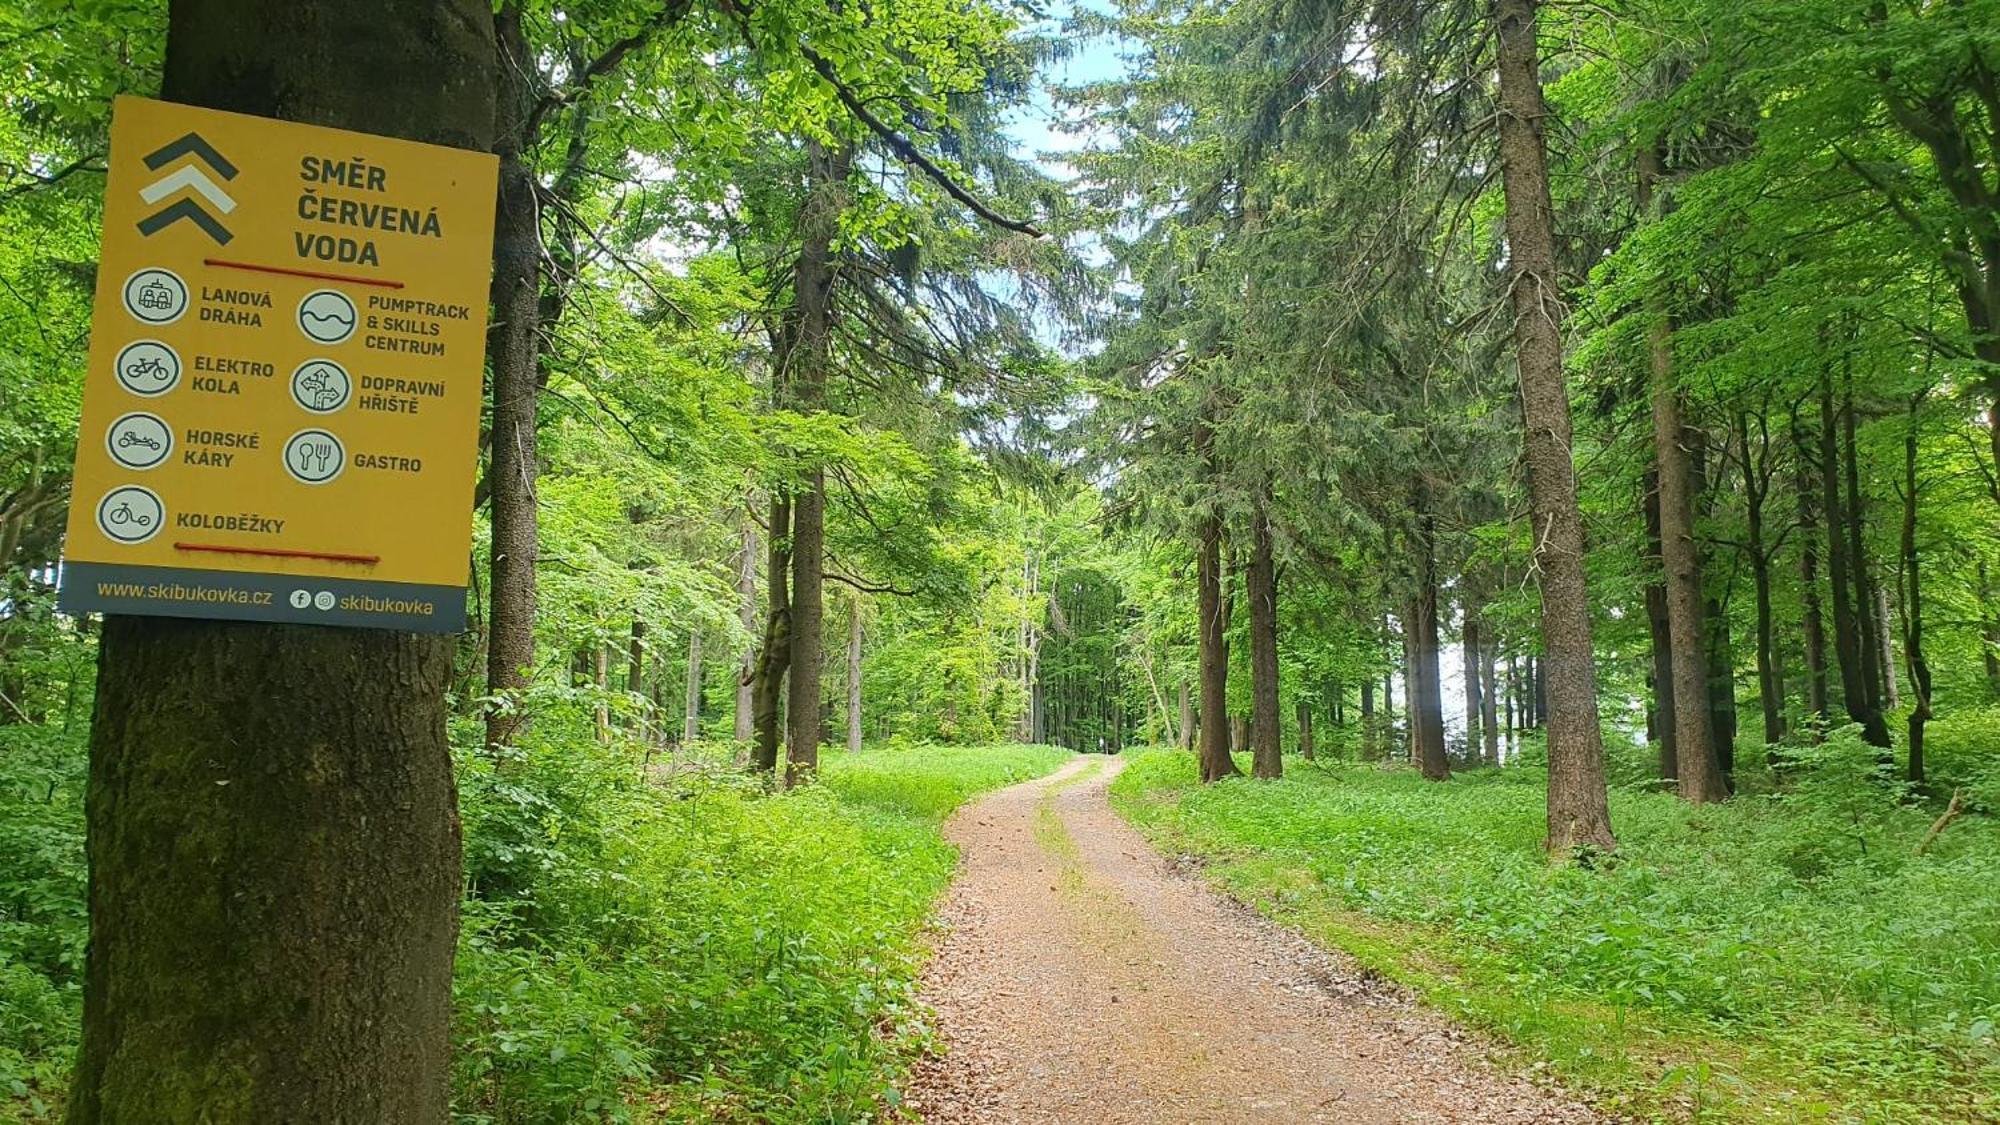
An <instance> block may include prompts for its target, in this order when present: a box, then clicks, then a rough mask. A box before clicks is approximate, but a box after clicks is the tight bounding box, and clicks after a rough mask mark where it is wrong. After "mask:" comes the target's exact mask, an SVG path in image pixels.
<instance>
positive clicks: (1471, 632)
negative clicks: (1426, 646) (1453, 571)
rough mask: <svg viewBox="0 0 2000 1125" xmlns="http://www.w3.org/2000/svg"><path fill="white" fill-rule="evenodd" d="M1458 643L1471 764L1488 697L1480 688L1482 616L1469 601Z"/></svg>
mask: <svg viewBox="0 0 2000 1125" xmlns="http://www.w3.org/2000/svg"><path fill="white" fill-rule="evenodd" d="M1458 640H1459V644H1458V648H1459V668H1460V674H1461V675H1463V676H1464V677H1465V760H1466V763H1467V764H1468V765H1472V764H1477V763H1478V761H1479V742H1480V739H1479V715H1480V712H1481V710H1482V709H1483V707H1484V698H1485V697H1484V696H1483V695H1482V694H1481V692H1480V687H1479V646H1480V640H1479V615H1478V611H1477V610H1475V609H1474V608H1473V607H1472V605H1471V603H1469V602H1468V603H1467V604H1466V606H1465V624H1464V626H1463V627H1462V628H1461V629H1460V630H1459V638H1458Z"/></svg>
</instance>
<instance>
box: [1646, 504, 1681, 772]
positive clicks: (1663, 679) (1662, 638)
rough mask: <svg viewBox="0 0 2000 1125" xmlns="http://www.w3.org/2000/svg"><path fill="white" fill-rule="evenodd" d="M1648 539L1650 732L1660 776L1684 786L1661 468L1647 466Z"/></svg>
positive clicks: (1647, 607)
mask: <svg viewBox="0 0 2000 1125" xmlns="http://www.w3.org/2000/svg"><path fill="white" fill-rule="evenodd" d="M1645 479H1646V539H1647V543H1648V545H1649V546H1650V547H1651V548H1652V555H1653V559H1654V560H1655V563H1654V565H1655V566H1656V567H1657V568H1658V569H1657V570H1655V571H1654V572H1653V573H1654V574H1655V575H1657V576H1658V578H1659V581H1657V582H1649V583H1647V584H1646V628H1647V632H1648V633H1649V634H1650V636H1651V637H1652V642H1653V672H1652V691H1653V710H1652V714H1651V716H1650V718H1651V719H1652V724H1651V726H1650V728H1649V730H1648V733H1649V734H1650V735H1651V736H1652V738H1653V742H1654V747H1655V749H1656V750H1657V751H1658V755H1659V763H1660V779H1661V780H1662V781H1671V782H1674V788H1675V789H1676V790H1678V789H1679V788H1680V754H1679V750H1680V747H1679V744H1678V741H1677V739H1676V737H1675V723H1676V715H1675V711H1674V640H1673V631H1672V627H1671V626H1670V625H1669V624H1668V621H1667V581H1666V575H1667V571H1666V562H1665V560H1664V559H1662V558H1661V556H1660V491H1659V489H1660V471H1659V469H1658V468H1657V467H1655V468H1650V469H1647V470H1646V478H1645Z"/></svg>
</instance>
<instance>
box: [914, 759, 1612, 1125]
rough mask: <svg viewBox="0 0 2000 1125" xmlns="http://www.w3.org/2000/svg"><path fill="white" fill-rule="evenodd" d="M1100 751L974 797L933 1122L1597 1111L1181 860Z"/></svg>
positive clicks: (964, 824)
mask: <svg viewBox="0 0 2000 1125" xmlns="http://www.w3.org/2000/svg"><path fill="white" fill-rule="evenodd" d="M1122 766H1123V763H1122V762H1121V761H1119V760H1117V759H1103V758H1086V759H1081V760H1079V761H1077V762H1075V763H1072V764H1070V765H1068V766H1066V767H1064V768H1063V769H1062V770H1060V771H1058V772H1057V773H1055V774H1053V775H1051V776H1049V777H1046V778H1042V779H1041V780H1038V781H1031V782H1028V783H1026V784H1022V785H1016V786H1014V787H1012V788H1010V789H1004V790H1001V791H1000V792H998V793H995V794H992V795H990V796H988V797H986V798H984V799H983V800H980V801H978V802H976V803H974V804H972V805H970V806H968V807H967V808H965V809H962V810H960V811H959V813H958V815H957V816H955V817H954V818H953V820H952V822H951V823H950V824H949V825H948V826H947V830H946V831H947V834H948V835H949V836H950V837H951V839H952V840H953V841H954V842H956V843H957V844H958V845H959V846H960V848H961V849H963V856H964V858H963V863H962V865H961V868H960V871H959V876H958V881H957V883H956V884H954V886H953V888H952V891H951V895H950V897H949V899H948V900H947V904H946V907H945V912H944V918H943V921H944V923H945V925H946V927H947V929H946V934H945V936H944V938H943V940H942V941H941V943H940V947H939V950H938V955H937V957H936V958H935V959H934V960H933V961H932V962H931V964H930V967H929V969H928V971H927V972H926V974H925V978H924V996H925V999H926V1000H927V1001H928V1002H929V1003H930V1004H931V1005H932V1006H933V1007H934V1008H935V1009H936V1011H937V1018H938V1029H939V1032H940V1034H941V1036H942V1039H943V1044H944V1048H945V1050H944V1052H943V1054H942V1055H941V1056H939V1057H934V1058H931V1059H929V1060H927V1061H926V1062H925V1063H924V1065H923V1066H921V1067H920V1068H919V1070H918V1073H917V1075H916V1076H915V1078H914V1080H913V1082H912V1084H911V1087H910V1089H909V1090H908V1091H906V1095H905V1097H906V1101H907V1103H908V1104H909V1105H910V1106H911V1107H912V1108H913V1109H915V1110H916V1111H917V1112H918V1113H920V1114H921V1115H922V1116H923V1119H924V1120H925V1121H929V1122H933V1123H935V1125H964V1123H970V1122H994V1123H1001V1122H1004V1123H1007V1125H1034V1123H1039V1122H1064V1123H1074V1125H1116V1123H1132V1125H1139V1123H1144V1125H1167V1123H1178V1122H1201V1123H1208V1122H1285V1123H1289V1122H1314V1121H1326V1122H1342V1123H1354V1125H1367V1123H1372V1122H1466V1123H1500V1122H1507V1123H1529V1122H1533V1123H1549V1122H1558V1123H1579V1125H1580V1123H1585V1122H1590V1123H1595V1122H1599V1121H1601V1120H1603V1119H1602V1118H1600V1117H1598V1116H1597V1115H1595V1114H1594V1113H1592V1112H1591V1111H1589V1110H1587V1109H1585V1108H1583V1107H1582V1106H1580V1105H1578V1104H1576V1103H1574V1102H1571V1101H1568V1100H1565V1099H1563V1098H1561V1097H1560V1096H1558V1095H1556V1094H1552V1093H1549V1092H1547V1091H1543V1090H1540V1089H1538V1088H1536V1087H1535V1086H1533V1085H1531V1084H1529V1083H1527V1082H1524V1081H1521V1080H1518V1079H1515V1078H1511V1077H1509V1076H1506V1075H1504V1074H1501V1073H1499V1072H1498V1071H1497V1070H1495V1069H1494V1068H1493V1067H1492V1066H1491V1065H1490V1064H1488V1063H1487V1062H1486V1061H1485V1059H1484V1058H1483V1057H1482V1053H1481V1051H1480V1048H1479V1045H1478V1044H1477V1043H1476V1042H1475V1041H1474V1040H1472V1039H1471V1038H1470V1037H1469V1036H1467V1035H1466V1034H1465V1033H1464V1032H1462V1031H1460V1030H1458V1029H1456V1028H1454V1027H1453V1026H1452V1025H1451V1024H1450V1023H1449V1022H1447V1021H1445V1020H1444V1019H1442V1018H1441V1017H1439V1016H1437V1015H1436V1014H1434V1013H1431V1012H1428V1011H1425V1010H1422V1009H1420V1008H1418V1007H1416V1006H1415V1005H1413V1004H1412V1003H1410V1002H1409V1001H1408V1000H1406V999H1404V998H1402V997H1400V996H1398V995H1395V994H1393V993H1391V992H1390V991H1388V990H1385V989H1383V988H1382V987H1381V986H1380V985H1378V984H1373V983H1370V982H1369V981H1368V980H1367V979H1366V978H1365V977H1364V976H1363V975H1362V974H1361V973H1360V971H1359V970H1358V969H1357V968H1356V967H1355V966H1353V965H1351V964H1349V963H1347V962H1345V961H1344V960H1343V959H1340V958H1338V957H1336V956H1333V955H1330V954H1327V953H1325V952H1322V951H1320V950H1317V949H1315V948H1314V947H1312V946H1311V945H1309V944H1307V943H1306V942H1305V941H1303V940H1302V939H1300V938H1298V937H1297V936H1295V935H1292V934H1290V933H1287V932H1286V931H1284V930H1281V929H1279V928H1277V927H1275V926H1272V925H1270V924H1269V923H1267V922H1265V921H1264V920H1263V919H1261V918H1259V917H1257V916H1256V915H1255V914H1253V913H1251V912H1250V911H1248V910H1246V909H1244V908H1243V907H1241V906H1238V905H1236V904H1234V903H1232V902H1229V901H1227V900H1225V899H1223V898H1222V897H1221V896H1219V895H1217V894H1216V893H1215V892H1213V891H1211V890H1209V889H1208V888H1207V887H1206V886H1204V885H1203V884H1202V883H1201V882H1199V881H1198V880H1196V879H1192V878H1189V877H1187V876H1185V875H1182V874H1178V873H1176V872H1175V871H1173V870H1172V869H1171V868H1170V867H1169V866H1168V865H1167V864H1166V862H1164V861H1163V860H1162V859H1160V857H1159V856H1158V855H1157V854H1156V853H1154V852H1153V851H1152V849H1151V848H1150V847H1148V846H1147V844H1146V843H1145V841H1144V840H1143V839H1141V838H1140V837H1139V835H1138V834H1137V833H1136V832H1134V831H1133V830H1132V829H1131V828H1130V827H1129V826H1127V825H1126V824H1125V822H1124V821H1123V820H1122V819H1120V818H1119V817H1118V816H1117V814H1115V813H1113V812H1112V811H1111V809H1110V806H1109V805H1108V804H1107V803H1106V801H1105V786H1106V784H1107V783H1108V782H1109V780H1110V779H1111V778H1112V777H1113V776H1115V775H1116V774H1117V771H1118V770H1119V769H1120V768H1122Z"/></svg>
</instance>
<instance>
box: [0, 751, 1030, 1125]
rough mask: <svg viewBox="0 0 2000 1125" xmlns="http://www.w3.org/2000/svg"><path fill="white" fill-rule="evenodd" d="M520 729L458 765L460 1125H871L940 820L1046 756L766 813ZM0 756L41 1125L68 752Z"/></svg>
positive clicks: (747, 790)
mask: <svg viewBox="0 0 2000 1125" xmlns="http://www.w3.org/2000/svg"><path fill="white" fill-rule="evenodd" d="M538 729H539V730H541V731H542V732H543V733H541V734H538V735H537V736H535V737H534V738H531V739H530V740H529V741H528V743H527V744H526V745H525V746H524V747H523V748H522V749H521V750H520V751H519V752H518V754H517V756H516V757H514V758H513V759H511V760H509V761H507V762H505V763H504V764H502V765H499V766H496V764H495V763H494V762H493V761H491V760H490V759H489V758H487V757H486V756H484V755H483V754H479V753H475V752H472V751H470V750H467V751H464V752H461V753H460V755H459V762H458V773H459V786H460V805H461V815H462V817H463V819H464V826H465V850H466V880H467V895H466V899H465V902H464V915H463V917H464V921H463V927H462V932H461V939H460V943H459V954H458V962H457V1005H456V1013H455V1019H454V1037H455V1040H456V1052H455V1062H454V1076H453V1077H454V1086H455V1096H454V1111H455V1120H456V1121H457V1122H458V1123H459V1125H571V1123H583V1122H607V1123H609V1122H634V1123H654V1122H728V1121H743V1122H750V1121H756V1122H843V1121H863V1120H870V1119H874V1118H879V1117H880V1116H882V1115H883V1114H884V1113H885V1112H893V1106H894V1100H895V1093H894V1090H895V1080H896V1078H897V1077H898V1075H899V1072H900V1067H901V1065H902V1063H903V1062H904V1061H906V1060H907V1058H908V1053H909V1051H910V1050H911V1049H912V1047H913V1046H914V1045H915V1044H914V1041H913V1039H912V1036H913V1035H914V1034H915V1021H914V1018H913V1017H914V1015H915V1010H914V1006H913V996H912V991H913V988H914V982H915V974H916V969H917V966H918V958H919V956H920V953H921V940H922V933H921V931H922V927H923V925H924V921H925V918H926V917H927V915H928V913H929V910H930V908H931V905H932V903H933V901H934V900H935V898H936V896H937V894H938V892H939V891H940V890H942V888H943V887H944V885H945V883H946V882H947V881H948V880H949V878H950V875H951V871H952V867H953V864H954V861H955V856H954V854H953V851H952V849H951V848H950V846H949V845H947V844H946V843H945V842H944V840H943V838H942V836H941V835H940V833H939V831H938V826H939V822H940V821H941V820H942V819H943V818H944V817H945V816H946V815H947V814H949V813H950V812H951V811H952V810H953V809H954V808H956V807H957V806H958V805H959V804H960V803H962V802H963V801H964V800H965V799H966V798H968V797H970V796H972V795H974V794H976V793H978V792H981V791H983V790H986V789H990V788H993V787H996V786H999V785H1003V784H1007V783H1009V782H1012V781H1017V780H1022V779H1025V778H1029V777H1034V776H1039V775H1040V774H1043V773H1047V772H1048V771H1050V770H1052V769H1054V768H1056V767H1057V766H1058V765H1060V764H1061V763H1062V762H1063V761H1065V760H1067V759H1068V757H1069V755H1068V754H1067V753H1066V752H1063V751H1059V750H1053V749H1049V748H1046V747H1026V746H1013V747H984V748H967V747H938V746H900V747H889V748H883V749H878V750H870V751H867V752H864V753H862V754H860V755H853V756H850V755H847V754H844V753H842V752H840V751H837V750H831V749H829V751H828V752H827V755H826V757H827V762H826V765H825V769H824V771H823V776H822V781H823V784H820V785H817V786H812V787H808V788H806V789H803V790H801V791H797V792H793V793H787V794H775V795H774V794H769V793H766V792H765V791H764V789H763V788H762V786H761V785H760V784H759V783H757V782H755V781H753V780H751V779H747V778H745V777H744V776H743V775H742V774H741V773H740V772H739V771H737V770H734V769H732V768H729V766H728V765H727V763H725V762H720V761H713V762H708V763H703V762H700V761H698V760H697V761H689V760H686V759H683V760H682V761H681V762H680V763H679V765H680V766H681V767H682V768H680V769H678V770H676V771H673V772H672V773H671V774H668V773H665V772H664V771H660V770H658V769H655V771H654V774H653V776H652V777H651V779H642V778H641V774H640V769H639V766H640V761H641V755H640V754H639V752H638V751H636V750H634V749H632V748H630V747H623V746H612V747H601V746H598V745H596V744H595V742H594V741H593V740H592V739H590V738H589V736H588V734H587V733H583V734H581V735H580V736H578V735H577V729H581V730H587V728H577V729H572V730H570V731H569V732H568V734H569V736H568V737H565V736H564V729H563V728H562V727H561V726H560V725H559V724H556V723H552V722H551V723H545V724H543V726H541V727H540V728H538ZM0 738H6V739H8V740H9V741H8V742H7V743H6V744H5V745H0V1122H25V1123H33V1125H42V1123H44V1122H49V1121H52V1120H54V1119H55V1118H56V1117H57V1116H58V1115H59V1114H60V1110H61V1096H60V1095H61V1090H62V1084H63V1082H64V1081H65V1080H66V1078H67V1076H68V1071H69V1066H70V1063H71V1059H72V1057H73V1054H74V1052H75V1048H76V1042H77V1020H78V1017H79V1014H80V1013H79V1009H80V1004H81V981H80V974H81V968H82V954H83V945H84V940H85V928H86V927H85V916H84V897H83V895H84V878H85V872H84V866H83V825H82V792H83V763H84V755H83V747H82V745H81V742H80V740H79V739H75V738H62V737H57V736H55V735H53V734H50V733H48V732H46V731H41V730H37V729H36V728H5V727H0ZM465 744H466V745H476V738H473V737H468V738H467V739H466V740H465Z"/></svg>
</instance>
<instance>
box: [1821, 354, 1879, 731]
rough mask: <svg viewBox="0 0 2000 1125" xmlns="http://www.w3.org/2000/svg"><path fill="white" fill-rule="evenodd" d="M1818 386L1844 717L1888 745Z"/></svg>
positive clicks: (1833, 427)
mask: <svg viewBox="0 0 2000 1125" xmlns="http://www.w3.org/2000/svg"><path fill="white" fill-rule="evenodd" d="M1819 390H1820V396H1819V452H1820V495H1821V503H1820V510H1821V511H1822V512H1823V513H1824V514H1825V516H1826V531H1827V535H1826V538H1827V552H1826V559H1827V577H1828V578H1829V580H1830V582H1831V585H1832V587H1833V646H1834V654H1835V656H1836V657H1837V658H1838V660H1837V662H1838V663H1839V665H1840V688H1841V698H1842V700H1843V701H1844V702H1845V704H1846V707H1847V717H1848V718H1849V719H1851V720H1852V721H1854V722H1856V723H1859V724H1861V730H1862V737H1864V738H1866V739H1867V740H1868V742H1869V743H1870V744H1871V745H1874V746H1879V747H1883V748H1885V749H1886V748H1887V747H1888V745H1889V727H1888V724H1887V722H1885V721H1884V719H1883V718H1882V712H1881V711H1880V710H1879V709H1877V708H1875V707H1874V706H1872V703H1873V698H1874V692H1873V691H1872V689H1871V685H1870V683H1869V675H1868V672H1867V670H1866V665H1864V663H1863V662H1862V654H1863V651H1864V648H1865V646H1864V645H1863V644H1862V639H1861V632H1860V630H1859V628H1858V626H1857V625H1856V621H1857V617H1858V613H1857V610H1859V608H1860V607H1859V606H1857V604H1856V598H1855V589H1856V586H1855V582H1854V578H1853V577H1852V571H1853V568H1854V566H1855V565H1856V564H1857V563H1858V561H1859V560H1857V559H1855V558H1854V557H1853V556H1852V555H1851V554H1850V553H1849V544H1850V543H1851V542H1853V541H1856V540H1858V539H1859V537H1858V536H1856V537H1855V538H1854V539H1853V540H1850V538H1849V536H1848V534H1847V532H1848V524H1849V522H1850V520H1851V519H1852V516H1851V515H1850V514H1849V513H1848V511H1847V505H1846V501H1845V499H1844V498H1843V497H1842V495H1841V486H1840V464H1841V460H1840V431H1839V429H1838V426H1839V422H1838V419H1837V418H1836V416H1835V413H1834V408H1833V390H1832V388H1831V387H1829V386H1828V384H1827V380H1826V379H1825V378H1824V377H1822V378H1821V380H1820V388H1819Z"/></svg>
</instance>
